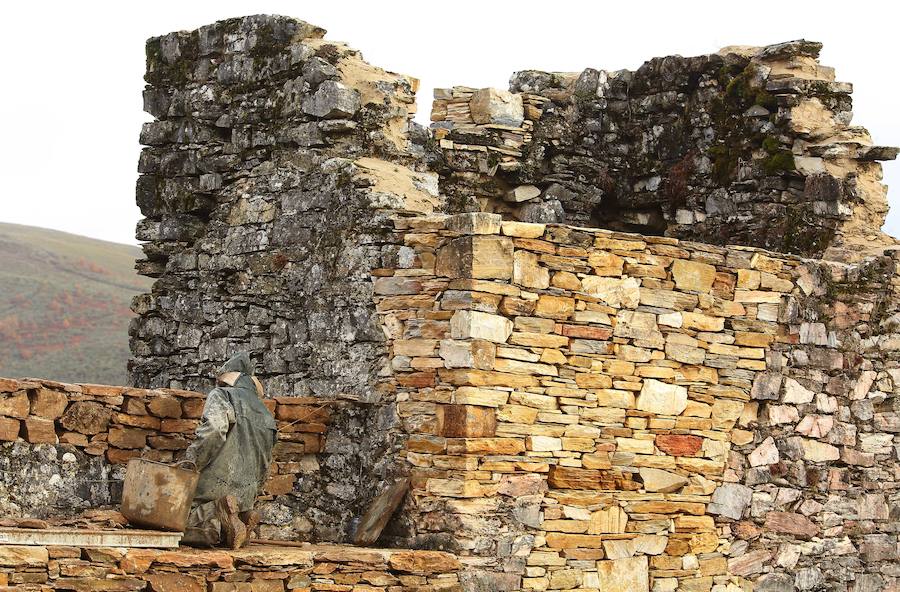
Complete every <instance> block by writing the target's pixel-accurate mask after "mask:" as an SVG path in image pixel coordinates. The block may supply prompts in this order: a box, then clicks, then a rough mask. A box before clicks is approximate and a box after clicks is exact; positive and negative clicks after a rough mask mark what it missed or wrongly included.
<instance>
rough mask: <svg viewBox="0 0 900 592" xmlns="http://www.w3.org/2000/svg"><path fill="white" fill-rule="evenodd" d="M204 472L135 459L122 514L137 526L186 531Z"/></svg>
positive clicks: (127, 478)
mask: <svg viewBox="0 0 900 592" xmlns="http://www.w3.org/2000/svg"><path fill="white" fill-rule="evenodd" d="M199 479H200V473H197V472H195V471H188V470H185V469H179V468H176V467H170V466H169V465H165V464H162V463H158V462H154V461H152V460H146V459H143V458H133V459H131V460H130V461H128V468H127V470H126V471H125V484H124V487H123V490H122V514H123V515H124V516H125V517H126V518H128V522H129V523H131V524H134V525H135V526H142V527H144V528H152V529H158V530H172V531H178V532H184V527H185V526H186V525H187V519H188V514H189V513H190V511H191V501H193V499H194V492H195V491H196V489H197V481H198V480H199Z"/></svg>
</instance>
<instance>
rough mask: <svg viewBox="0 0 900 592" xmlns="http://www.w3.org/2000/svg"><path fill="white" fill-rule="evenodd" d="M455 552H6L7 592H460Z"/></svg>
mask: <svg viewBox="0 0 900 592" xmlns="http://www.w3.org/2000/svg"><path fill="white" fill-rule="evenodd" d="M459 569H460V563H459V561H458V560H457V559H456V558H455V557H453V556H452V555H450V554H449V553H439V552H434V551H401V550H382V549H354V548H352V547H340V546H335V545H320V546H315V547H307V548H303V549H297V548H283V547H261V546H254V547H252V548H250V549H243V550H239V551H219V550H207V551H201V550H190V549H177V550H158V549H125V548H102V549H101V548H78V547H40V546H0V592H46V591H48V590H61V591H62V590H65V591H77V592H93V591H98V592H99V591H110V592H139V591H146V592H164V591H165V592H168V591H173V590H178V591H179V592H289V591H291V590H299V591H304V592H325V591H329V592H334V591H339V590H340V591H343V590H348V591H349V590H361V591H363V590H365V591H374V590H391V591H394V590H397V591H400V590H419V591H422V592H458V591H459V590H460V588H459V583H458V578H457V575H456V574H457V571H458V570H459Z"/></svg>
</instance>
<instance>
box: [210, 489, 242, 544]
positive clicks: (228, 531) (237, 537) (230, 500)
mask: <svg viewBox="0 0 900 592" xmlns="http://www.w3.org/2000/svg"><path fill="white" fill-rule="evenodd" d="M216 516H217V517H218V518H219V522H221V524H222V538H223V539H224V540H223V541H222V542H223V543H224V544H225V546H226V547H228V548H229V549H240V548H241V547H243V546H244V545H246V544H247V527H246V526H245V525H244V523H243V522H242V521H241V518H240V516H238V504H237V500H236V499H234V496H233V495H226V496H225V497H222V498H219V499H218V500H216Z"/></svg>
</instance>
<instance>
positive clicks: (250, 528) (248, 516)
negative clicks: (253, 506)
mask: <svg viewBox="0 0 900 592" xmlns="http://www.w3.org/2000/svg"><path fill="white" fill-rule="evenodd" d="M240 516H241V522H243V523H244V524H246V525H247V538H248V539H250V538H251V537H252V536H253V535H256V536H257V538H259V531H258V530H257V529H258V528H259V523H260V521H261V520H262V516H260V514H259V512H258V511H256V510H247V511H246V512H241V514H240Z"/></svg>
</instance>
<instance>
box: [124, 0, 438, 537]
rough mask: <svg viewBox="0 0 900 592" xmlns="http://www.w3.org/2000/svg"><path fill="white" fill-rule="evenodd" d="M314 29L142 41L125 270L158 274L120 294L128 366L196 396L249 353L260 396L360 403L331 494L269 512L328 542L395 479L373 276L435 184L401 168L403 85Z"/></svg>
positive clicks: (274, 27) (429, 205)
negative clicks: (125, 296)
mask: <svg viewBox="0 0 900 592" xmlns="http://www.w3.org/2000/svg"><path fill="white" fill-rule="evenodd" d="M323 34H324V31H323V30H322V29H319V28H317V27H314V26H312V25H309V24H308V23H304V22H302V21H296V20H293V19H288V18H283V17H269V16H256V17H246V18H242V19H232V20H228V21H222V22H218V23H216V24H214V25H210V26H207V27H202V28H201V29H198V30H196V31H192V32H183V33H172V34H169V35H165V36H163V37H158V38H154V39H151V40H149V41H148V42H147V75H146V81H147V89H146V91H145V93H144V99H145V109H146V110H147V111H148V112H149V113H150V114H152V115H153V116H154V117H155V121H153V122H151V123H148V124H145V126H144V129H143V131H142V133H141V142H142V143H143V144H144V145H145V146H146V148H145V149H144V150H143V152H142V155H141V161H140V173H141V176H140V178H139V179H138V184H137V185H138V186H137V201H138V205H140V207H141V211H142V212H143V214H144V216H145V218H144V219H143V220H142V221H141V222H140V223H139V224H138V229H137V236H138V239H139V240H142V241H145V244H144V252H145V253H146V259H145V260H143V261H140V262H139V263H138V271H139V272H140V273H142V274H145V275H149V276H151V277H155V278H157V280H156V282H155V284H154V285H153V288H152V290H151V292H150V293H149V294H146V295H144V296H141V297H138V298H136V299H135V301H134V306H133V308H134V310H135V311H136V312H137V314H138V315H139V316H138V318H137V319H136V320H135V322H134V324H133V325H132V327H131V330H130V334H131V349H132V353H133V359H132V361H131V362H130V365H129V371H130V381H131V383H132V384H133V385H135V386H139V387H144V388H156V387H172V388H186V389H193V390H199V391H206V390H208V389H209V388H210V386H211V382H210V379H209V377H210V376H212V375H213V373H214V369H215V368H216V367H217V366H218V365H219V364H221V363H222V361H223V360H225V359H227V357H228V356H229V355H230V354H231V353H233V352H235V351H238V350H247V351H249V352H250V353H251V356H252V357H253V358H254V360H255V361H256V362H257V367H258V375H259V377H260V378H261V379H262V381H263V383H264V384H265V387H266V392H268V393H271V394H272V395H274V396H301V397H320V398H323V399H329V400H336V399H341V400H350V401H358V402H361V403H364V404H365V405H364V406H359V407H354V409H355V415H354V417H353V418H352V422H349V423H348V424H347V426H348V427H347V429H341V430H339V431H337V432H336V433H335V434H333V437H332V438H331V439H329V440H328V443H327V446H331V447H333V448H332V449H331V450H330V451H329V452H333V454H330V455H329V456H328V457H327V460H326V463H325V465H324V466H323V467H322V470H323V471H326V470H327V471H329V472H330V473H332V474H333V475H334V476H335V478H334V479H333V481H332V483H334V484H335V485H333V486H332V487H328V488H318V487H310V488H309V489H308V490H307V491H306V493H307V494H308V495H309V496H310V497H309V500H310V501H311V502H314V506H315V507H316V508H317V510H316V511H310V515H308V516H304V513H305V512H307V510H308V508H307V507H306V505H303V504H301V505H299V506H293V507H289V508H284V509H283V510H284V511H283V512H282V518H283V519H284V520H287V521H288V522H290V520H292V519H294V518H297V519H298V520H306V519H310V520H312V521H313V523H314V524H315V525H316V528H317V529H319V530H318V532H317V533H316V534H317V535H318V536H317V538H319V539H320V540H322V539H324V540H332V541H340V540H344V539H345V538H346V536H347V532H348V530H349V529H350V528H351V524H350V520H351V519H352V517H354V516H357V517H358V516H360V515H361V514H362V512H363V510H364V509H365V506H366V504H367V503H368V501H369V500H370V499H371V498H372V496H374V495H375V494H377V493H378V491H379V490H380V489H381V486H382V484H385V483H389V482H391V481H392V479H393V477H394V476H396V475H397V474H398V473H399V472H400V467H398V466H397V465H396V463H395V453H394V451H396V450H397V449H398V448H399V445H400V444H399V443H398V442H395V441H394V438H395V435H396V425H395V424H396V412H395V406H394V401H393V400H392V398H391V396H390V393H383V392H380V391H379V390H378V389H377V380H378V376H379V374H381V373H383V372H384V371H385V370H384V363H385V358H386V350H385V336H384V334H383V332H382V330H381V328H380V327H379V326H378V323H377V319H376V316H375V310H374V305H373V303H372V280H371V277H372V274H373V273H374V270H377V269H380V268H383V267H389V266H397V265H398V264H401V263H402V262H404V261H406V259H408V258H409V257H410V250H409V249H408V248H406V247H404V246H403V245H402V243H399V244H398V243H396V241H395V238H394V237H393V236H392V234H391V233H392V226H391V223H390V219H389V217H390V216H391V215H412V214H428V213H431V212H432V211H433V210H434V208H435V207H436V206H437V205H439V199H438V198H437V176H436V175H435V174H434V173H429V172H419V171H417V170H414V168H410V166H413V167H415V166H419V167H420V168H422V167H421V166H420V165H418V164H416V162H415V158H416V155H417V154H420V153H422V147H421V146H416V145H414V144H413V142H412V141H411V140H410V137H411V136H415V135H416V134H415V133H411V132H415V126H413V125H412V124H411V123H410V119H411V117H412V116H413V114H414V112H415V103H414V100H413V93H414V90H415V87H416V84H417V83H416V81H415V80H414V79H411V78H409V77H406V76H401V75H396V74H391V73H389V72H385V71H383V70H381V69H379V68H376V67H374V66H371V65H369V64H367V63H366V62H365V61H363V60H362V57H361V56H360V54H359V53H358V52H356V51H354V50H352V49H350V48H348V47H346V46H345V45H343V44H341V43H336V42H330V41H326V40H324V39H322V35H323ZM405 165H410V166H405ZM337 483H340V484H341V485H340V486H338V485H336V484H337ZM323 491H324V492H326V493H327V495H325V496H323V497H324V501H318V500H315V497H316V496H317V495H321V494H322V492H323ZM326 504H327V505H329V508H328V509H327V510H326V509H325V505H326Z"/></svg>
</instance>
